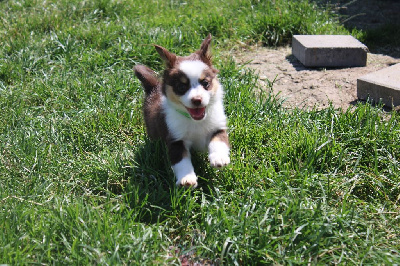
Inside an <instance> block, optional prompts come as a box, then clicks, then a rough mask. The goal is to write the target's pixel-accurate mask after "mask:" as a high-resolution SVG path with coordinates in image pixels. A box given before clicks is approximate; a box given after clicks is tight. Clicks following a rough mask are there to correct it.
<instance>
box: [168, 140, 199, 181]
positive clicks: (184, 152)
mask: <svg viewBox="0 0 400 266" xmlns="http://www.w3.org/2000/svg"><path fill="white" fill-rule="evenodd" d="M168 152H169V158H170V160H171V164H172V169H173V170H174V173H175V176H176V180H177V181H176V185H177V186H184V187H192V188H195V187H197V176H196V174H195V173H194V168H193V165H192V161H191V159H190V152H189V150H188V149H187V148H186V147H185V144H184V143H183V141H181V140H180V141H173V142H170V143H168Z"/></svg>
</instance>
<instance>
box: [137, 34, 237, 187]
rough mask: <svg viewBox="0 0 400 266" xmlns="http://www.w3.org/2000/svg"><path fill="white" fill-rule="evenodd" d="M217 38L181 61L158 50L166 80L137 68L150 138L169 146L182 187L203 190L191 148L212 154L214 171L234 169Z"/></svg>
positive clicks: (175, 56)
mask: <svg viewBox="0 0 400 266" xmlns="http://www.w3.org/2000/svg"><path fill="white" fill-rule="evenodd" d="M210 42H211V35H208V37H207V38H206V39H205V40H204V41H203V42H202V44H201V47H200V49H199V50H198V51H196V52H194V53H192V54H190V55H189V56H185V57H181V56H177V55H175V54H173V53H171V52H169V51H168V50H167V49H165V48H163V47H161V46H158V45H155V49H156V50H157V52H158V54H159V55H160V56H161V58H162V60H163V61H164V62H165V63H166V69H165V71H164V74H163V79H162V81H160V80H159V79H158V78H157V75H156V73H155V72H154V71H153V70H151V69H150V68H148V67H146V66H143V65H137V66H136V67H135V75H136V76H137V77H138V78H139V80H140V81H141V83H142V86H143V87H144V90H145V99H144V105H143V113H144V118H145V123H146V128H147V134H148V136H149V137H150V138H151V139H162V140H164V141H165V142H166V144H167V148H168V154H169V159H170V161H171V164H172V169H173V171H174V173H175V176H176V179H177V181H176V184H177V185H178V186H185V187H193V188H195V187H196V186H197V176H196V174H195V172H194V169H193V165H192V162H191V159H190V150H191V148H193V149H195V150H199V151H206V150H208V153H209V155H208V158H209V160H210V164H211V166H213V167H216V168H221V167H223V166H225V165H227V164H229V162H230V159H229V142H228V135H227V126H226V123H227V119H226V116H225V113H224V107H223V94H224V92H223V88H222V86H221V84H220V83H219V81H218V79H217V73H218V70H217V69H215V68H214V67H213V65H212V63H211V55H210Z"/></svg>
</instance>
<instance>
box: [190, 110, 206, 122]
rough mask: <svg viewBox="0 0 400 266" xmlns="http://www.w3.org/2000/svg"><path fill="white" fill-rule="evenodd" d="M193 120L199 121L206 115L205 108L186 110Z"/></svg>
mask: <svg viewBox="0 0 400 266" xmlns="http://www.w3.org/2000/svg"><path fill="white" fill-rule="evenodd" d="M186 109H187V110H188V112H189V114H190V116H191V117H192V118H193V119H194V120H201V119H203V118H204V116H205V115H206V108H205V107H202V108H186Z"/></svg>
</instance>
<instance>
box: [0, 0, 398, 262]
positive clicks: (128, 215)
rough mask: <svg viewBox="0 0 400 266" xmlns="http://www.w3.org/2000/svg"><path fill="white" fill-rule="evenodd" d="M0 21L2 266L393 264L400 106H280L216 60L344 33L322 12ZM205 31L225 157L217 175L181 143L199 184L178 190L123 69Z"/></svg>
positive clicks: (37, 4) (188, 6) (125, 5)
mask: <svg viewBox="0 0 400 266" xmlns="http://www.w3.org/2000/svg"><path fill="white" fill-rule="evenodd" d="M203 2H204V3H203ZM172 14H173V15H172ZM0 21H1V23H0V112H1V115H0V232H1V233H0V264H9V265H14V264H57V265H58V264H81V265H85V264H96V263H99V264H179V263H181V262H184V261H185V260H191V261H192V262H202V263H212V264H229V265H230V264H240V265H255V264H263V263H266V264H308V263H311V264H315V263H319V264H334V263H335V264H336V263H338V264H339V263H340V264H345V263H349V264H395V263H399V262H400V259H399V257H400V254H399V252H400V242H399V238H400V236H399V230H400V228H399V224H400V223H399V217H400V216H399V207H398V204H399V200H400V196H399V194H400V193H399V192H400V186H399V183H400V174H399V173H400V171H399V170H400V169H399V168H400V166H399V162H398V158H399V157H400V147H399V146H400V144H399V143H400V134H399V133H400V118H399V115H398V114H397V113H395V112H391V113H384V112H383V111H382V110H381V109H380V108H378V107H371V106H370V105H368V104H360V105H358V106H356V107H355V108H353V109H352V110H350V111H347V112H343V111H341V110H335V109H334V108H333V107H329V108H327V109H325V110H312V111H305V110H298V109H294V110H287V109H284V108H283V107H282V106H281V103H280V99H278V98H275V97H273V96H271V95H270V94H269V93H268V92H265V93H261V94H259V93H256V91H258V89H259V88H258V85H256V84H257V76H256V75H255V74H254V73H253V72H251V71H249V70H246V69H244V68H239V67H238V66H236V65H235V64H234V63H233V62H232V60H231V59H229V58H224V57H222V56H221V54H222V53H221V52H222V51H223V50H226V49H232V48H234V47H235V46H236V45H237V44H238V43H245V44H254V43H259V42H262V43H264V44H265V45H281V44H286V43H288V41H289V40H290V37H291V35H292V34H298V33H300V34H316V33H333V34H339V33H347V31H346V30H345V29H344V28H343V26H341V25H339V24H338V23H337V19H336V18H335V17H334V15H333V14H332V13H330V12H329V11H323V10H321V9H320V8H317V7H316V6H315V5H314V4H311V3H309V2H308V1H292V2H291V1H283V0H276V1H244V0H243V1H233V0H232V1H230V0H225V1H219V2H215V1H191V2H185V1H156V0H154V1H151V2H148V1H100V0H97V1H85V2H80V1H45V2H42V1H29V0H27V1H7V0H6V1H1V2H0ZM209 32H211V33H212V34H213V35H214V42H213V44H214V55H215V56H214V60H215V64H216V67H217V68H218V69H219V70H220V80H221V82H222V84H223V85H224V87H225V90H226V98H225V102H226V112H227V114H228V116H229V133H230V140H231V144H232V158H231V160H232V164H231V165H230V166H228V167H227V168H226V169H224V170H214V169H212V168H211V167H210V166H209V165H208V163H207V160H206V156H205V155H204V154H195V155H194V157H193V161H194V163H195V169H196V172H197V173H198V175H199V177H200V181H199V188H198V189H196V190H184V189H177V188H176V187H175V185H174V184H175V182H174V176H173V173H172V171H171V168H170V164H169V161H168V158H167V157H166V156H165V154H166V153H165V147H164V145H163V144H162V143H159V142H150V141H149V140H148V139H147V137H146V134H145V129H144V123H143V119H142V116H141V103H142V95H143V93H142V88H141V87H140V84H139V82H138V80H137V79H135V77H134V74H133V70H132V68H133V66H134V65H135V64H137V63H143V64H147V65H149V66H151V67H152V68H154V69H157V70H158V71H160V70H161V67H162V66H161V62H160V60H159V58H158V56H157V54H156V52H155V50H154V48H153V46H152V44H154V43H157V44H160V45H163V46H165V47H167V48H169V49H170V50H172V51H174V52H176V53H178V54H187V53H189V52H192V51H193V50H194V49H197V48H198V47H199V45H200V43H201V40H202V39H203V38H204V37H205V36H206V34H207V33H209ZM353 34H355V35H357V34H359V33H357V32H353ZM224 54H226V53H224ZM263 89H265V91H268V89H269V88H263Z"/></svg>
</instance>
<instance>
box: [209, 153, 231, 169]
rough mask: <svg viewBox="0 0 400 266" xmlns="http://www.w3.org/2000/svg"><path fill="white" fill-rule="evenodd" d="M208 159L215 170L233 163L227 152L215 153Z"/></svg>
mask: <svg viewBox="0 0 400 266" xmlns="http://www.w3.org/2000/svg"><path fill="white" fill-rule="evenodd" d="M208 159H210V164H211V166H212V167H215V168H221V167H224V166H226V165H228V164H229V163H230V162H231V159H229V153H225V152H213V153H211V154H210V155H208Z"/></svg>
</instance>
